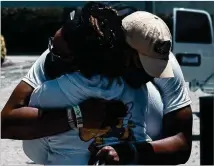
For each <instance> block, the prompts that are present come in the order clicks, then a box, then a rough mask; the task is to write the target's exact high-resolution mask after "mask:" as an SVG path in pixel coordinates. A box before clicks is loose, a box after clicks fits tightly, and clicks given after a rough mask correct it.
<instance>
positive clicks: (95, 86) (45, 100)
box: [23, 50, 191, 160]
mask: <svg viewBox="0 0 214 166" xmlns="http://www.w3.org/2000/svg"><path fill="white" fill-rule="evenodd" d="M47 53H48V50H46V51H45V52H44V53H43V54H42V55H41V56H40V57H39V58H38V59H37V61H36V62H35V64H34V65H33V66H32V67H31V69H30V71H29V72H28V74H27V75H26V76H25V77H24V78H23V81H25V82H27V83H28V84H30V85H31V86H32V87H34V88H35V90H34V92H33V93H32V96H31V99H30V106H38V107H42V108H43V107H66V106H72V105H76V104H79V103H80V102H82V101H84V100H85V99H87V98H90V97H100V98H104V99H120V100H122V101H123V102H124V103H126V104H127V103H129V108H130V114H128V116H127V117H126V120H124V124H127V119H129V120H132V121H133V122H134V123H135V124H134V125H135V126H136V127H134V128H132V130H133V132H134V137H135V138H136V139H137V140H145V139H146V138H148V137H147V135H146V133H148V135H149V136H150V137H151V138H152V139H153V140H155V139H158V138H161V129H162V118H163V115H164V114H166V113H168V112H171V111H174V110H177V109H179V108H182V107H184V106H187V105H189V104H190V103H191V101H190V98H189V96H188V91H187V87H186V84H185V81H184V78H183V74H182V72H181V69H180V67H179V65H178V63H177V61H176V59H175V57H174V55H173V54H170V61H171V62H172V66H173V70H174V75H175V77H174V78H167V79H166V78H162V79H159V78H158V79H155V80H154V83H151V82H149V83H147V84H146V85H145V86H142V88H141V89H138V90H135V89H132V88H130V87H129V86H128V85H127V84H126V83H124V82H123V83H122V85H120V86H119V85H118V84H117V83H116V82H114V83H113V84H112V85H111V86H110V87H108V89H107V86H106V85H107V83H108V81H107V79H101V78H100V76H94V77H93V78H91V79H90V80H89V79H86V78H84V77H83V76H82V75H81V74H80V73H73V74H66V75H64V76H61V77H59V78H57V79H55V80H50V81H48V80H47V79H46V77H45V74H44V61H45V58H46V55H47ZM154 84H155V85H154ZM92 113H93V110H92ZM145 123H146V125H145ZM145 127H146V129H147V132H146V130H145ZM70 132H71V133H70V134H69V135H70V137H71V138H69V146H70V147H72V149H73V150H74V151H77V150H79V149H82V148H83V149H84V148H86V149H87V147H88V145H89V143H90V141H89V142H83V141H81V140H80V139H79V137H78V132H77V131H74V130H72V131H70ZM65 135H66V133H65ZM62 137H63V133H62V134H60V135H56V136H51V137H48V138H49V140H50V143H49V144H50V146H51V147H52V149H55V148H56V149H55V150H59V149H60V150H62V151H63V148H62V147H63V146H62V145H66V143H65V142H63V143H62V142H61V141H64V140H63V139H62ZM66 137H67V135H66ZM51 140H52V141H51ZM56 140H57V141H56ZM71 140H72V141H71ZM108 141H115V140H108ZM51 142H54V143H53V144H51ZM67 145H68V144H67ZM67 145H66V146H65V147H66V148H68V147H67ZM59 146H60V148H59ZM66 148H65V149H66ZM86 156H87V155H85V159H86V160H87V159H88V158H87V157H86ZM83 158H84V157H82V159H83Z"/></svg>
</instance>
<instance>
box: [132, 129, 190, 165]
mask: <svg viewBox="0 0 214 166" xmlns="http://www.w3.org/2000/svg"><path fill="white" fill-rule="evenodd" d="M135 145H136V149H137V151H138V154H139V163H138V164H142V165H177V164H184V163H186V162H187V160H188V156H189V154H190V153H191V145H190V143H188V142H187V141H185V138H184V135H183V134H182V133H179V134H177V135H175V136H172V137H168V138H165V139H161V140H158V141H153V142H150V143H136V144H135Z"/></svg>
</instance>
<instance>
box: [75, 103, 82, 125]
mask: <svg viewBox="0 0 214 166" xmlns="http://www.w3.org/2000/svg"><path fill="white" fill-rule="evenodd" d="M73 110H74V114H75V116H76V122H77V128H80V127H83V119H82V113H81V110H80V107H79V106H78V105H77V106H74V107H73Z"/></svg>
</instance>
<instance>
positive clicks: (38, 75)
mask: <svg viewBox="0 0 214 166" xmlns="http://www.w3.org/2000/svg"><path fill="white" fill-rule="evenodd" d="M48 53H49V50H48V49H47V50H46V51H45V52H44V53H43V54H42V55H41V56H40V57H39V58H38V59H37V60H36V62H35V63H34V64H33V66H32V67H31V68H30V70H29V71H28V73H27V74H26V75H25V76H24V78H23V79H22V81H24V82H26V83H28V84H29V85H30V86H32V87H33V88H36V87H37V86H39V85H41V84H42V83H43V82H45V81H46V80H47V78H46V77H45V72H44V64H45V59H46V56H47V54H48Z"/></svg>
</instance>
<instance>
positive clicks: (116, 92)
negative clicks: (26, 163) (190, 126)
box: [1, 2, 150, 165]
mask: <svg viewBox="0 0 214 166" xmlns="http://www.w3.org/2000/svg"><path fill="white" fill-rule="evenodd" d="M70 17H71V20H69V21H68V22H67V23H66V24H65V25H63V27H62V28H61V29H60V30H58V31H57V32H56V34H55V36H54V38H53V40H50V45H49V50H47V51H46V52H45V53H43V54H42V55H41V57H40V58H39V59H38V60H37V61H36V63H35V64H34V65H33V66H32V68H31V69H30V71H29V72H28V74H27V75H26V76H25V77H24V78H23V80H22V82H21V83H20V85H18V86H17V89H16V90H15V91H14V93H17V92H19V96H20V97H19V99H17V100H19V102H20V103H14V106H10V107H8V105H7V104H6V106H5V108H4V109H3V111H2V114H1V117H2V122H3V123H2V126H3V134H2V135H3V138H13V139H22V140H24V141H23V149H24V152H25V154H26V155H27V156H28V157H29V158H30V159H31V160H33V161H34V162H35V163H37V164H45V165H46V164H47V165H58V164H60V165H66V164H69V165H80V164H84V165H85V164H88V160H89V158H90V151H89V149H88V148H89V146H90V145H91V146H90V150H91V147H93V146H94V145H95V146H97V145H99V146H103V145H107V144H108V145H110V144H117V143H119V142H121V141H122V142H124V141H135V140H139V141H146V140H149V139H150V138H149V137H148V136H147V134H146V130H145V125H144V120H142V119H144V112H145V111H144V110H146V105H144V104H142V100H145V101H146V100H147V99H146V95H145V93H146V89H143V90H142V89H133V88H131V87H130V86H129V85H128V84H126V82H125V81H124V80H123V79H122V78H121V77H120V75H121V74H122V73H123V70H124V69H123V68H124V60H123V59H125V57H124V54H123V48H124V45H125V36H124V32H123V28H122V21H121V19H119V18H118V15H117V13H116V12H115V11H114V10H113V9H111V8H109V7H108V6H106V5H102V4H99V3H95V2H91V3H87V4H86V5H85V6H84V7H83V8H82V9H81V10H76V11H75V12H73V13H71V14H70ZM59 69H60V70H59ZM26 84H27V85H30V86H28V87H26ZM21 87H22V88H21ZM23 87H25V88H24V89H25V92H22V90H21V89H23ZM33 90H34V91H33ZM20 92H22V94H23V95H20ZM12 95H13V94H12ZM30 95H31V96H30ZM29 97H30V99H29ZM90 98H101V99H106V100H111V101H113V100H121V101H122V103H124V104H125V105H126V107H125V108H124V104H122V105H121V103H120V108H118V107H116V108H115V107H114V108H115V109H112V110H111V111H109V110H110V109H108V108H107V107H106V105H104V107H106V109H104V108H102V109H101V108H100V109H98V108H97V109H96V108H93V107H91V109H90V110H89V111H88V110H87V109H84V107H81V106H80V108H79V107H76V105H79V104H80V103H82V102H83V101H85V100H87V99H90ZM28 99H29V100H30V101H29V104H28ZM11 100H12V101H9V103H10V104H11V102H12V103H13V102H14V98H12V99H11ZM23 101H24V102H26V103H25V104H23ZM18 104H19V105H21V106H23V107H21V108H20V107H19V108H18V109H17V107H16V106H17V105H18ZM15 105H16V106H15ZM26 105H28V106H29V107H24V106H26ZM96 106H97V105H95V107H96ZM11 107H12V108H13V107H14V108H13V109H12V110H11ZM121 107H122V108H121ZM65 108H66V109H65ZM67 108H68V109H67ZM82 108H83V109H82ZM126 108H127V109H128V110H127V109H126ZM80 109H81V114H82V115H81V114H80ZM99 110H101V111H99ZM121 110H122V112H121ZM142 110H143V111H142ZM47 111H49V112H52V113H53V114H54V111H55V112H57V111H58V112H59V111H61V112H66V113H68V121H69V123H66V125H67V126H68V124H69V126H68V128H67V129H68V130H65V129H64V130H63V131H66V132H64V133H61V134H59V135H54V134H55V133H57V132H56V131H55V132H53V129H52V130H51V129H49V128H50V124H52V125H53V126H52V127H51V128H55V129H56V130H57V129H58V130H59V131H60V132H61V130H60V129H59V128H60V125H61V124H60V123H57V124H53V123H42V122H43V121H44V119H45V118H46V119H48V118H47V117H46V116H45V114H44V113H45V112H47ZM8 112H9V113H8ZM38 114H39V116H41V117H42V118H43V119H41V120H40V121H39V122H40V125H35V124H36V123H39V122H37V119H38ZM139 114H140V115H141V117H142V119H141V120H140V121H138V120H137V117H138V116H139ZM13 115H14V116H13ZM63 116H64V115H63ZM49 118H53V116H52V115H51V113H50V114H49ZM57 118H60V116H59V117H55V119H57ZM86 118H87V120H86ZM117 118H120V119H117ZM8 119H9V120H10V119H13V123H12V125H14V126H12V127H11V126H8V125H11V123H7V122H8V121H7V120H8ZM26 119H27V121H26ZM29 119H31V121H32V122H31V121H29ZM19 120H20V123H19ZM25 121H26V124H27V125H23V124H24V122H25ZM47 121H48V120H47ZM62 123H63V124H65V122H62ZM41 124H44V126H43V127H42V125H41ZM46 125H47V126H49V127H45V126H46ZM38 126H41V127H40V128H39V127H38ZM74 127H75V128H77V127H78V128H79V129H78V130H73V128H74ZM11 128H12V129H13V130H12V129H11ZM16 128H17V129H19V130H17V129H16ZM6 129H7V130H6ZM9 129H10V130H9ZM38 129H39V130H40V135H39V134H38ZM69 129H72V130H69ZM20 130H22V131H25V132H18V131H20ZM60 132H58V133H60ZM8 133H9V136H8V135H7V134H8ZM53 133H54V134H53ZM10 134H11V136H10ZM38 135H39V136H38ZM41 135H42V136H43V138H41ZM50 135H52V136H50ZM44 136H47V137H44ZM35 138H39V139H35ZM31 139H33V140H31Z"/></svg>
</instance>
